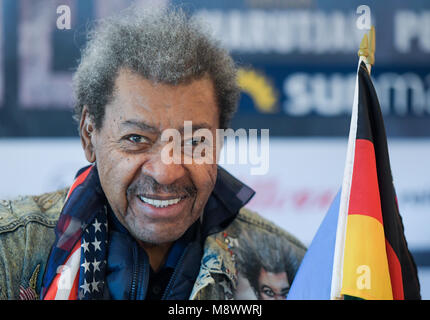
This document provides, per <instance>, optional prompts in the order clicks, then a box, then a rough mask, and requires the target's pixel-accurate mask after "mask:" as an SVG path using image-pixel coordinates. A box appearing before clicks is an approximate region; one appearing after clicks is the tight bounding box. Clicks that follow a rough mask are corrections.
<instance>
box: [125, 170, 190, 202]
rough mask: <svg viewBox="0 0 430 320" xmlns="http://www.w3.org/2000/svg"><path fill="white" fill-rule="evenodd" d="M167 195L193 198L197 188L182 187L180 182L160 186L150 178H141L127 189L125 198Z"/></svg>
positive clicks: (188, 185)
mask: <svg viewBox="0 0 430 320" xmlns="http://www.w3.org/2000/svg"><path fill="white" fill-rule="evenodd" d="M161 193H168V194H172V195H176V196H178V197H193V196H195V195H196V194H197V188H196V187H195V186H194V185H193V184H187V185H183V184H181V183H180V182H175V183H173V184H160V183H158V182H157V180H155V179H154V178H153V177H151V176H147V175H145V176H142V177H140V178H139V179H138V180H137V181H136V182H134V183H132V184H131V185H130V186H129V187H128V188H127V196H132V195H145V194H147V195H150V194H161Z"/></svg>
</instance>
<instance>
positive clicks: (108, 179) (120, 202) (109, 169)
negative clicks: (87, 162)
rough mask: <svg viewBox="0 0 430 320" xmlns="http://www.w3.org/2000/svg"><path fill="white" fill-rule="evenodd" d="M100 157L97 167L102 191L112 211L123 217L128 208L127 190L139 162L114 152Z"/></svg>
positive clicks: (138, 166)
mask: <svg viewBox="0 0 430 320" xmlns="http://www.w3.org/2000/svg"><path fill="white" fill-rule="evenodd" d="M100 156H101V158H100V160H99V159H98V160H97V167H98V170H99V175H100V182H101V185H102V188H103V191H104V192H105V195H106V197H107V199H108V201H109V203H110V205H111V207H112V209H113V210H114V211H116V212H119V213H121V214H122V215H123V214H124V213H125V212H126V210H127V206H128V203H127V189H128V187H129V186H130V184H131V183H132V181H133V179H134V177H135V175H136V174H137V171H138V170H139V168H140V162H138V161H137V159H134V158H132V157H127V156H124V155H123V154H119V153H118V152H114V151H110V152H106V153H105V154H103V155H102V154H101V155H100Z"/></svg>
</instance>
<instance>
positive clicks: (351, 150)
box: [330, 26, 375, 300]
mask: <svg viewBox="0 0 430 320" xmlns="http://www.w3.org/2000/svg"><path fill="white" fill-rule="evenodd" d="M358 56H359V62H358V68H360V63H361V61H363V62H364V63H365V64H366V67H367V71H368V72H369V75H370V71H371V67H372V65H373V64H374V63H375V27H374V26H372V27H371V29H370V31H369V35H367V34H364V36H363V39H362V41H361V44H360V48H359V50H358ZM357 74H358V70H357ZM357 81H358V76H357V79H356V84H355V92H354V101H353V107H352V113H351V125H350V131H349V137H348V149H347V154H346V161H345V169H344V174H343V182H342V191H341V198H340V204H339V215H338V224H337V230H336V243H335V250H334V257H333V272H332V283H331V290H330V291H331V292H330V299H331V300H339V299H343V296H342V294H341V290H342V277H343V258H344V248H345V236H346V223H347V217H348V207H349V196H350V190H351V181H352V172H353V167H354V154H355V140H356V135H357V117H358V82H357Z"/></svg>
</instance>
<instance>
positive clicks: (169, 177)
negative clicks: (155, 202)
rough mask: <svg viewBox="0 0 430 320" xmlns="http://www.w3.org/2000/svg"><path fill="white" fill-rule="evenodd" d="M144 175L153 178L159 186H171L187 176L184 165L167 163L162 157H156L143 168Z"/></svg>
mask: <svg viewBox="0 0 430 320" xmlns="http://www.w3.org/2000/svg"><path fill="white" fill-rule="evenodd" d="M142 173H143V174H146V175H149V176H151V177H152V178H154V179H155V180H156V181H157V182H158V183H159V184H163V185H170V184H172V183H174V182H175V181H177V180H179V179H180V178H182V177H183V176H184V175H185V168H184V167H183V166H182V164H175V163H166V162H164V161H162V159H161V156H160V155H154V157H152V158H151V159H150V160H149V161H147V162H145V164H144V165H143V166H142Z"/></svg>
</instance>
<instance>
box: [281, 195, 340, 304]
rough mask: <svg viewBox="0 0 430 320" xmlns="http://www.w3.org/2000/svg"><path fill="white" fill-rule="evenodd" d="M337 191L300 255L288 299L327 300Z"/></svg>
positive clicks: (334, 236) (338, 197)
mask: <svg viewBox="0 0 430 320" xmlns="http://www.w3.org/2000/svg"><path fill="white" fill-rule="evenodd" d="M340 194H341V191H339V192H338V193H337V195H336V197H335V198H334V200H333V202H332V204H331V206H330V208H329V210H328V212H327V214H326V216H325V218H324V220H323V222H322V223H321V225H320V227H319V229H318V231H317V233H316V235H315V237H314V239H313V240H312V243H311V245H310V246H309V248H308V251H307V252H306V255H305V256H304V258H303V261H302V263H301V265H300V267H299V270H298V271H297V274H296V276H295V278H294V281H293V283H292V285H291V289H290V292H289V293H288V296H287V300H330V293H331V279H332V272H333V257H334V248H335V244H336V230H337V219H338V216H339V205H340Z"/></svg>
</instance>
